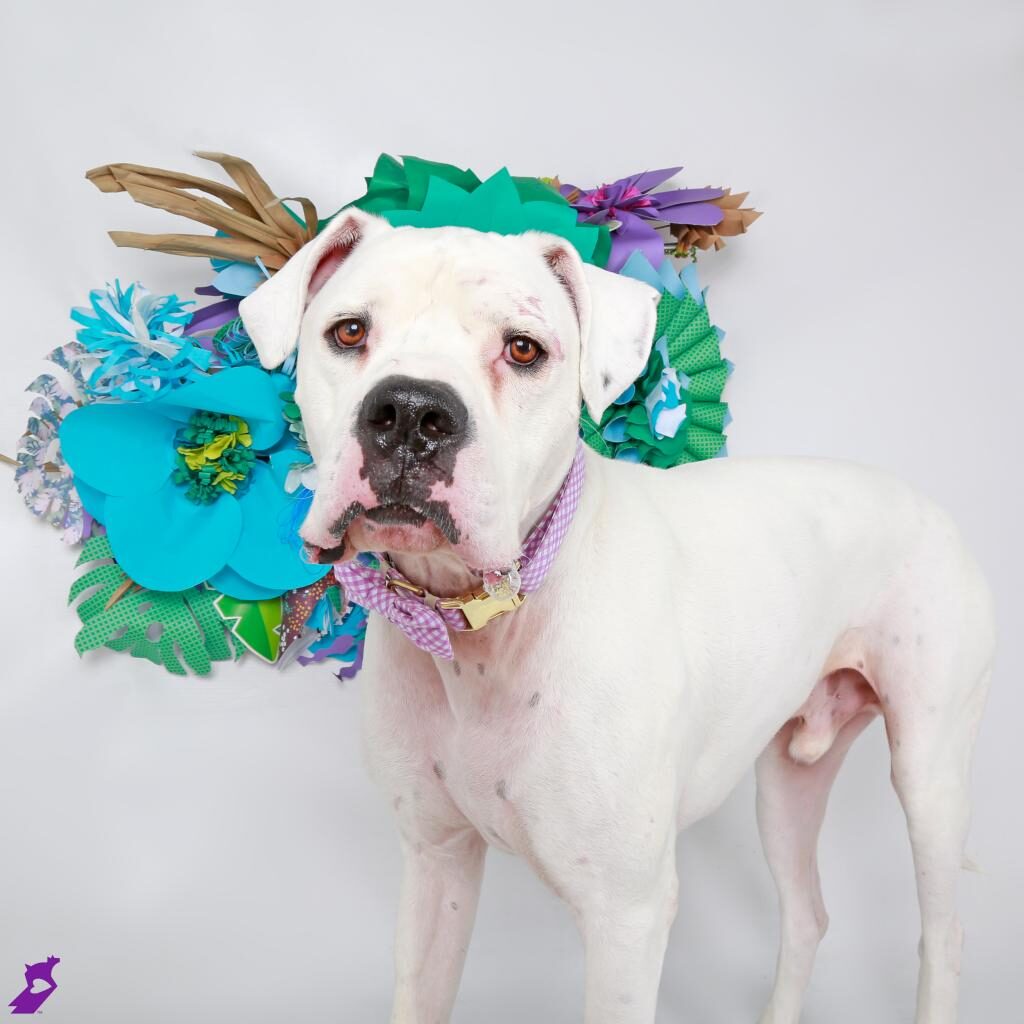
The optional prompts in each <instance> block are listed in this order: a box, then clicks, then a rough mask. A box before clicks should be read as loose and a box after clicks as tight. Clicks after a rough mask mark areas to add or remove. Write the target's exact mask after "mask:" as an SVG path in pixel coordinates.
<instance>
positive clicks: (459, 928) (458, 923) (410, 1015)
mask: <svg viewBox="0 0 1024 1024" xmlns="http://www.w3.org/2000/svg"><path fill="white" fill-rule="evenodd" d="M402 852H403V860H404V869H403V874H402V889H401V896H400V904H399V911H398V933H397V937H396V940H395V1002H394V1009H393V1011H392V1014H391V1022H392V1024H447V1021H448V1019H449V1017H450V1015H451V1011H452V1004H453V1003H454V1002H455V993H456V991H457V990H458V987H459V978H460V977H461V976H462V965H463V963H464V962H465V959H466V950H467V948H468V947H469V937H470V933H471V932H472V930H473V920H474V918H475V916H476V906H477V901H478V899H479V895H480V883H481V881H482V879H483V870H484V854H485V852H486V844H485V843H484V841H483V840H482V839H481V838H480V835H479V833H477V832H476V831H475V830H474V829H470V828H466V829H462V830H459V831H457V832H453V833H452V834H451V835H450V836H448V837H446V838H445V839H444V840H443V841H441V842H438V843H426V842H423V841H420V840H416V839H412V838H409V837H403V839H402Z"/></svg>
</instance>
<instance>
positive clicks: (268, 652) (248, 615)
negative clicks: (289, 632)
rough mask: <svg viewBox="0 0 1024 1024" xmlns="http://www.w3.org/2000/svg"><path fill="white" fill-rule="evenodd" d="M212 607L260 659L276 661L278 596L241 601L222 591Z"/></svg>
mask: <svg viewBox="0 0 1024 1024" xmlns="http://www.w3.org/2000/svg"><path fill="white" fill-rule="evenodd" d="M213 606H214V608H216V609H217V612H218V614H219V615H220V617H221V618H222V619H223V620H224V622H225V623H226V624H227V626H228V628H229V629H230V630H231V632H232V634H233V635H234V637H235V639H236V640H237V641H238V642H239V643H240V644H242V646H243V647H245V648H246V650H249V651H252V653H253V654H255V655H256V657H257V658H262V659H263V661H267V662H271V663H273V662H275V661H277V656H278V653H279V651H280V648H281V598H280V597H269V598H267V599H266V600H263V601H241V600H239V599H238V598H235V597H228V595H227V594H221V595H220V596H218V597H217V598H216V599H215V600H214V602H213Z"/></svg>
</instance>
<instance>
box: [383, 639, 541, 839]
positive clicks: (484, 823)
mask: <svg viewBox="0 0 1024 1024" xmlns="http://www.w3.org/2000/svg"><path fill="white" fill-rule="evenodd" d="M442 676H443V681H441V680H436V677H435V680H434V681H431V680H428V679H424V678H423V677H422V676H421V677H420V678H419V679H418V680H415V681H414V680H411V679H406V680H402V679H401V678H400V677H398V678H396V677H395V676H391V677H390V678H388V677H386V676H385V677H382V678H379V679H378V680H377V681H376V685H375V686H374V688H373V690H374V691H375V692H374V694H373V696H372V698H371V699H372V706H371V708H370V717H369V720H368V721H367V723H366V724H367V725H368V727H369V735H368V736H367V740H368V751H369V754H370V759H371V766H372V769H373V773H374V775H375V776H376V777H377V779H378V781H379V782H380V783H381V784H383V785H384V787H385V788H386V789H387V790H388V791H389V792H390V793H391V799H392V806H393V807H394V808H395V810H396V811H397V812H398V814H399V818H400V820H401V824H402V828H403V831H404V832H405V834H406V835H407V836H409V837H410V838H412V839H413V840H414V841H415V840H416V839H422V840H423V841H426V842H435V841H437V840H439V839H443V836H444V833H445V832H449V831H457V830H460V829H464V828H466V826H467V824H468V825H471V826H472V827H473V828H475V829H476V830H477V831H478V832H479V833H480V834H481V835H482V836H483V837H484V838H485V839H486V840H487V841H488V842H489V843H491V844H493V845H495V846H498V847H500V848H502V849H505V850H509V851H512V852H516V853H520V854H526V855H529V852H530V849H531V842H530V824H531V821H532V820H533V818H534V814H533V810H532V809H533V808H535V806H536V803H537V796H538V793H537V789H538V785H539V783H538V782H537V781H536V780H537V779H538V778H539V777H542V775H543V772H542V766H541V765H540V764H539V763H538V761H539V758H540V756H541V753H542V751H543V749H544V745H543V742H542V737H543V735H544V734H545V733H546V732H547V731H548V729H549V728H550V725H551V720H552V716H553V715H555V716H556V717H557V710H556V709H555V708H554V707H553V706H552V697H551V694H550V692H546V691H544V690H543V689H542V688H539V687H536V686H532V685H531V684H530V683H529V682H527V681H524V678H523V677H522V676H521V675H519V674H518V673H516V674H513V673H511V672H508V673H506V672H504V671H501V670H500V669H498V668H496V667H495V664H494V661H493V660H491V661H490V662H484V661H476V660H471V659H466V658H465V657H464V656H463V657H460V658H457V659H456V660H455V661H454V662H452V663H451V664H450V665H446V666H444V668H443V669H442ZM546 698H547V699H546Z"/></svg>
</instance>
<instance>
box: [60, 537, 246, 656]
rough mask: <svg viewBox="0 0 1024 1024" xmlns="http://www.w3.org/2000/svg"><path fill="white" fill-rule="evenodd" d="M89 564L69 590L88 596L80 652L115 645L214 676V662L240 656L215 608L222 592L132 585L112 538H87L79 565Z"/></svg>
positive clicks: (81, 611) (82, 605)
mask: <svg viewBox="0 0 1024 1024" xmlns="http://www.w3.org/2000/svg"><path fill="white" fill-rule="evenodd" d="M86 564H88V565H89V568H88V569H87V570H86V571H85V572H84V573H82V575H81V576H79V577H78V578H77V579H76V580H75V581H74V582H73V583H72V585H71V590H70V593H69V594H68V602H69V603H71V602H73V601H76V600H77V599H79V598H82V600H81V601H80V602H79V604H78V606H77V608H76V611H77V613H78V617H79V619H80V620H81V622H82V628H81V629H80V630H79V631H78V634H77V635H76V636H75V650H76V651H77V652H78V653H79V654H84V653H85V652H86V651H92V650H95V649H96V648H98V647H109V648H110V649H111V650H113V651H127V652H128V653H129V654H130V655H131V656H132V657H134V658H146V659H148V660H149V661H152V662H153V663H154V664H156V665H161V666H163V667H164V668H166V669H167V671H168V672H172V673H174V674H175V675H185V674H186V670H185V666H188V668H189V669H191V670H192V671H193V672H195V673H196V674H197V675H208V674H209V672H210V668H211V663H212V662H214V661H229V660H231V659H232V658H235V657H237V656H238V652H237V649H235V648H233V647H232V646H231V645H230V644H229V642H228V633H227V630H226V628H225V626H224V623H223V622H222V620H221V619H220V617H219V616H218V615H217V612H216V611H215V609H214V601H215V600H216V598H217V591H215V590H209V589H205V588H203V587H191V588H190V589H188V590H181V591H173V592H172V591H160V590H144V589H134V588H132V589H126V586H125V585H126V584H128V585H129V587H132V585H131V581H130V580H129V579H128V577H127V576H126V575H125V573H124V570H123V569H122V568H121V567H120V566H119V565H118V564H117V562H116V561H114V556H113V552H112V551H111V548H110V541H109V540H108V539H107V538H106V537H92V538H90V539H89V540H88V541H86V543H85V545H84V547H83V548H82V554H81V556H80V557H79V559H78V563H77V565H78V566H79V567H81V566H83V565H86ZM83 595H84V596H83ZM108 605H109V607H108ZM183 663H184V664H183Z"/></svg>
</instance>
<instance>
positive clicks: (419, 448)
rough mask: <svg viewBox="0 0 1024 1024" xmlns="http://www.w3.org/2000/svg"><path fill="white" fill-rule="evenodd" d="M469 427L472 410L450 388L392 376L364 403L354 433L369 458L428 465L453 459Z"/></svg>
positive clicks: (371, 393) (464, 439)
mask: <svg viewBox="0 0 1024 1024" xmlns="http://www.w3.org/2000/svg"><path fill="white" fill-rule="evenodd" d="M468 426H469V412H468V411H467V409H466V406H465V404H464V403H463V401H462V399H461V398H459V396H458V395H457V394H456V393H455V391H454V389H453V388H451V387H449V385H447V384H444V383H442V382H441V381H436V380H434V381H428V380H416V379H414V378H413V377H388V378H386V379H385V380H382V381H381V382H380V383H379V384H378V385H377V386H376V387H375V388H373V390H372V391H370V392H369V393H368V394H367V396H366V397H365V398H364V399H363V404H362V406H360V409H359V418H358V421H357V426H356V430H357V433H358V435H359V439H360V441H361V442H362V444H363V449H364V451H365V452H366V453H367V455H370V454H371V453H372V454H373V455H374V456H376V457H377V458H386V459H388V460H392V459H395V458H396V457H397V458H399V459H400V460H401V461H402V462H403V463H404V462H406V460H410V461H413V462H421V463H425V462H431V461H433V460H435V459H437V458H438V456H439V455H441V454H442V453H445V454H448V455H454V454H455V452H456V451H458V449H459V448H461V447H462V445H463V444H464V443H465V441H466V437H467V429H468Z"/></svg>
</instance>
